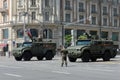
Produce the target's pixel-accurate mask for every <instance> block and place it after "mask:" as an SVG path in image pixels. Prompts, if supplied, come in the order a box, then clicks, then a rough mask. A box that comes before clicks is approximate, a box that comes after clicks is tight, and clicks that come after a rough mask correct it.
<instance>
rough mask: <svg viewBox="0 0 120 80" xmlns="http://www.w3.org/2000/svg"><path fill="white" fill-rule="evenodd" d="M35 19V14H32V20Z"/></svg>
mask: <svg viewBox="0 0 120 80" xmlns="http://www.w3.org/2000/svg"><path fill="white" fill-rule="evenodd" d="M35 19H36V12H32V20H35Z"/></svg>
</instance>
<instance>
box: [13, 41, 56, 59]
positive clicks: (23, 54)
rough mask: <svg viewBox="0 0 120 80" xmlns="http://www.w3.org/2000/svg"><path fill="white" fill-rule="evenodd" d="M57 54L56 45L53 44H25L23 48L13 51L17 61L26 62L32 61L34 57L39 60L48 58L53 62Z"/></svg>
mask: <svg viewBox="0 0 120 80" xmlns="http://www.w3.org/2000/svg"><path fill="white" fill-rule="evenodd" d="M55 54H56V43H52V42H37V41H34V42H24V43H23V44H22V46H20V47H18V48H14V49H13V56H14V57H15V60H17V61H21V60H22V59H23V60H25V61H29V60H31V58H32V57H37V59H38V60H42V59H43V58H46V60H52V58H53V57H54V56H55Z"/></svg>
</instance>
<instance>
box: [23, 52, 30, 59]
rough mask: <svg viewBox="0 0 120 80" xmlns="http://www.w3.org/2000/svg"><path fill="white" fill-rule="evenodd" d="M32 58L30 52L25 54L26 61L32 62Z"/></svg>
mask: <svg viewBox="0 0 120 80" xmlns="http://www.w3.org/2000/svg"><path fill="white" fill-rule="evenodd" d="M31 58H32V54H31V53H30V52H24V54H23V59H24V61H30V59H31Z"/></svg>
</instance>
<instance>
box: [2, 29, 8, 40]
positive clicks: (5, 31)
mask: <svg viewBox="0 0 120 80" xmlns="http://www.w3.org/2000/svg"><path fill="white" fill-rule="evenodd" d="M8 33H9V32H8V29H3V39H8Z"/></svg>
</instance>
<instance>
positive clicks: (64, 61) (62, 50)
mask: <svg viewBox="0 0 120 80" xmlns="http://www.w3.org/2000/svg"><path fill="white" fill-rule="evenodd" d="M67 54H68V51H67V50H65V48H64V46H62V49H61V56H62V63H61V67H63V65H64V64H65V66H66V67H67Z"/></svg>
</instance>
